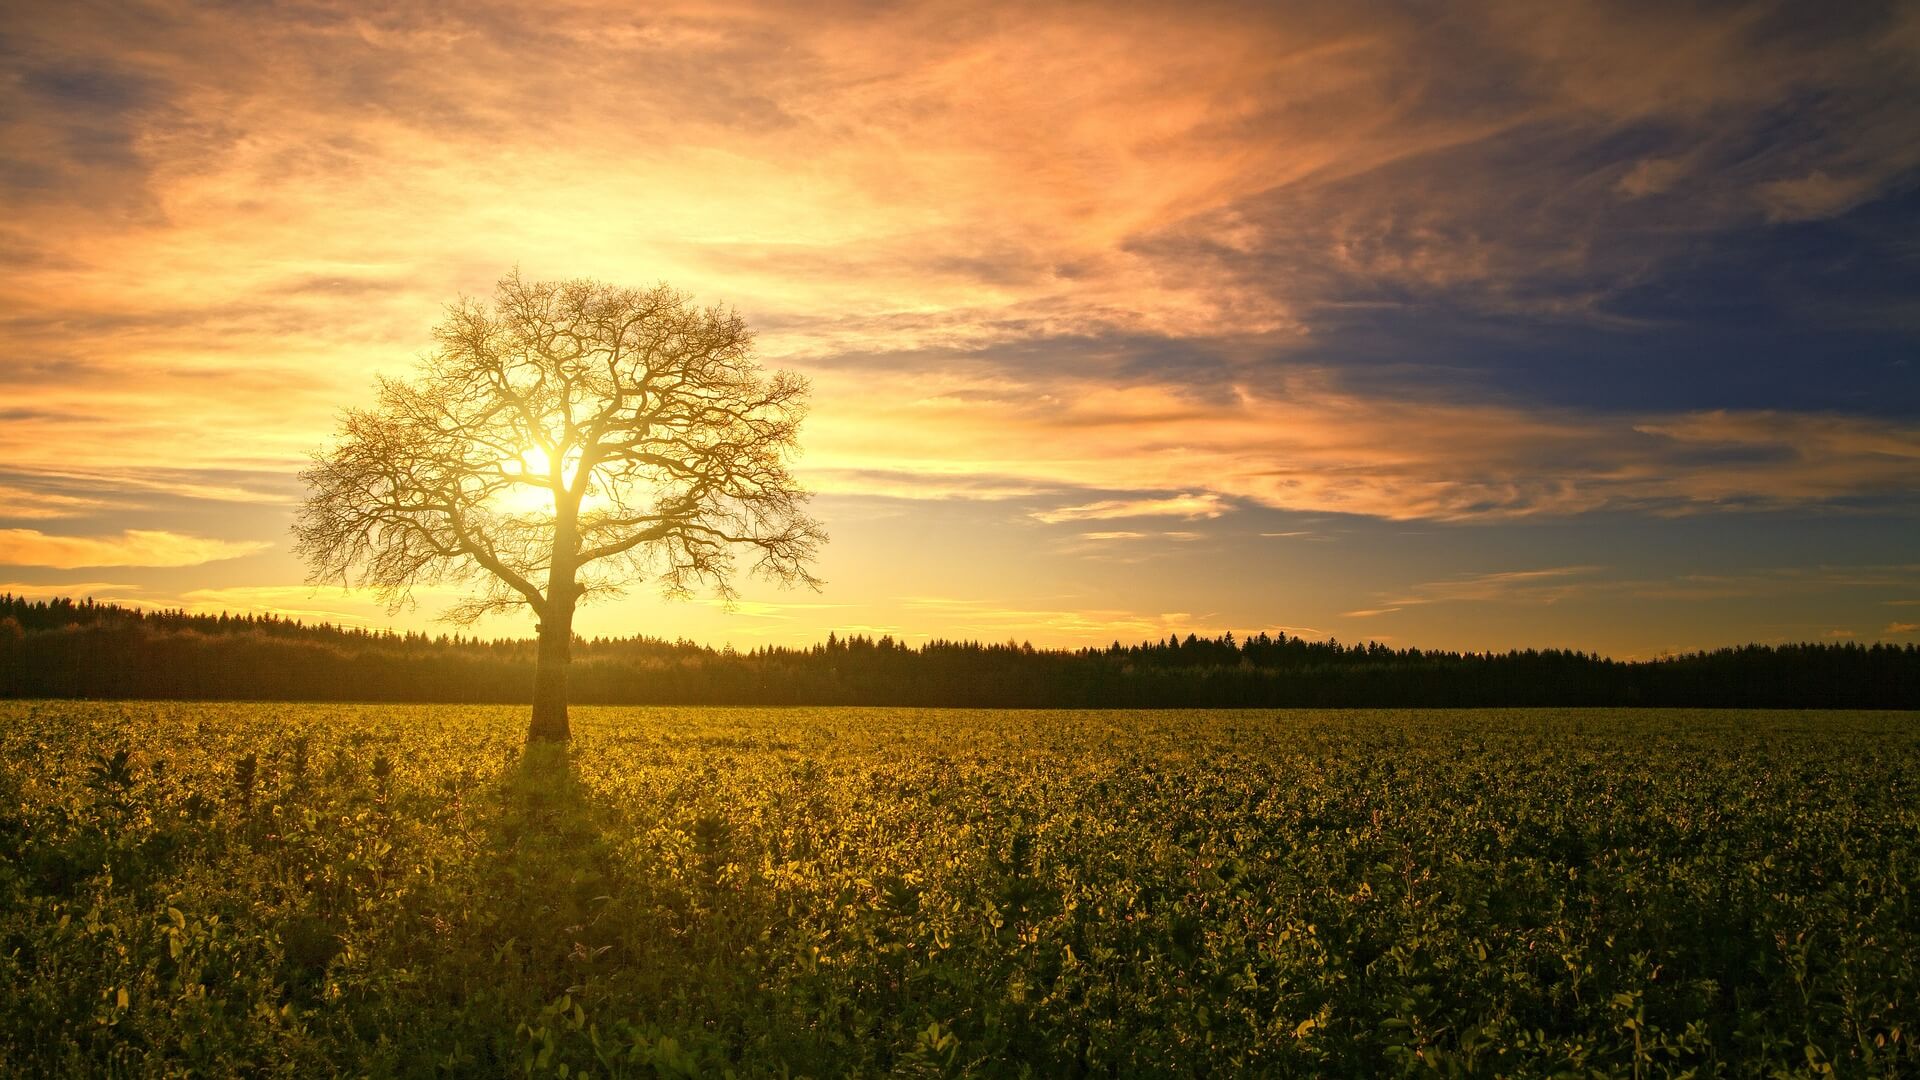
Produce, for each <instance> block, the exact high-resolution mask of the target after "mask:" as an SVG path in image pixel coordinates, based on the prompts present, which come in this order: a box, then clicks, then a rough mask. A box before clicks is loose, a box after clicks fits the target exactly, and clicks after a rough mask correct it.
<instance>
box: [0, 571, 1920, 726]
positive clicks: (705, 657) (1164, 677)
mask: <svg viewBox="0 0 1920 1080" xmlns="http://www.w3.org/2000/svg"><path fill="white" fill-rule="evenodd" d="M534 647H535V645H534V642H533V640H532V639H512V640H497V641H486V640H480V639H476V638H471V637H462V636H459V635H437V636H436V635H428V634H418V633H408V634H396V633H393V632H391V631H367V630H360V629H348V628H342V627H336V626H332V625H327V624H321V625H317V626H309V625H306V624H303V623H301V622H299V621H296V620H291V619H281V618H276V617H273V616H270V615H268V616H256V615H224V614H223V615H194V614H188V613H186V612H182V611H142V610H136V609H131V608H124V607H120V606H118V605H114V604H96V603H93V602H92V601H91V600H86V601H79V602H76V601H73V600H67V599H59V600H42V601H30V600H26V599H24V598H19V597H14V596H12V595H7V596H4V597H0V696H4V697H15V698H20V697H51V698H160V699H205V700H243V701H244V700H262V701H417V702H476V703H477V702H501V703H513V702H525V701H527V700H529V698H530V697H531V688H532V684H533V662H534ZM570 682H571V684H572V694H571V697H572V700H573V701H574V702H575V703H576V704H582V705H594V704H604V705H896V706H901V705H904V706H927V707H937V706H985V707H997V708H1078V707H1088V708H1174V707H1211V706H1228V707H1255V706H1258V707H1268V706H1272V707H1287V706H1312V707H1322V708H1325V707H1355V708H1360V707H1369V708H1392V707H1405V708H1415V707H1446V706H1462V707H1491V706H1528V705H1533V706H1576V705H1611V706H1690V707H1709V706H1720V707H1747V708H1755V707H1781V708H1856V709H1888V708H1897V709H1913V708H1920V649H1916V648H1915V647H1914V646H1912V645H1904V646H1903V645H1885V644H1876V645H1856V644H1803V645H1778V646H1767V645H1747V646H1743V647H1741V648H1733V649H1718V650H1714V651H1712V652H1699V653H1690V654H1687V655H1683V656H1675V657H1670V658H1663V659H1659V660H1651V661H1619V660H1611V659H1607V658H1604V657H1601V656H1597V655H1594V654H1588V653H1580V652H1571V651H1562V650H1557V649H1545V650H1533V649H1528V650H1524V651H1514V652H1503V653H1460V652H1443V651H1436V650H1425V649H1392V648H1388V647H1387V646H1385V645H1380V644H1377V643H1369V644H1365V645H1342V644H1340V643H1339V642H1335V641H1325V642H1322V641H1307V640H1303V639H1301V638H1297V637H1288V636H1286V635H1285V634H1280V635H1273V636H1269V635H1267V634H1264V633H1262V634H1256V635H1253V636H1251V637H1247V638H1244V639H1237V638H1235V637H1234V636H1233V635H1232V634H1227V635H1225V636H1223V637H1219V638H1200V637H1197V636H1195V635H1191V634H1190V635H1188V636H1187V637H1186V638H1184V639H1179V638H1173V637H1170V638H1168V639H1167V640H1165V641H1148V642H1144V643H1142V644H1137V645H1122V644H1120V643H1118V642H1115V643H1114V644H1113V645H1111V646H1108V647H1106V648H1085V649H1073V650H1067V649H1036V648H1034V647H1033V646H1032V645H1026V644H1014V643H1006V644H984V643H981V642H974V641H930V642H927V643H926V644H923V645H917V646H916V645H905V644H902V643H900V642H897V641H895V640H893V639H892V638H888V637H882V638H880V639H878V640H874V639H872V638H868V637H846V638H841V637H838V636H835V635H831V634H830V635H828V638H827V641H826V642H825V643H824V644H820V645H814V646H811V647H805V648H789V647H785V646H766V647H761V648H756V649H754V650H752V651H750V652H736V651H734V650H733V649H731V648H727V649H713V648H710V647H707V646H704V645H697V644H694V643H692V642H686V641H678V642H670V641H664V640H661V639H659V638H649V637H630V638H593V639H583V640H579V641H577V642H576V643H575V646H574V664H573V670H572V675H571V678H570Z"/></svg>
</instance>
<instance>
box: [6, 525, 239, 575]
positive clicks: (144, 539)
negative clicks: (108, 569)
mask: <svg viewBox="0 0 1920 1080" xmlns="http://www.w3.org/2000/svg"><path fill="white" fill-rule="evenodd" d="M272 546H273V545H272V544H270V543H265V542H262V541H254V540H213V539H208V538H205V537H198V536H187V535H183V534H181V533H172V532H165V531H161V530H152V529H128V530H127V531H125V532H123V533H121V534H119V535H118V536H49V535H48V534H46V533H43V532H40V531H39V530H37V529H0V566H44V567H51V568H54V569H59V570H72V569H77V568H80V567H95V566H155V567H164V566H199V565H201V564H203V563H210V562H218V561H220V560H222V559H234V558H239V557H240V556H242V555H251V554H253V553H254V552H257V551H264V550H266V549H267V548H270V547H272Z"/></svg>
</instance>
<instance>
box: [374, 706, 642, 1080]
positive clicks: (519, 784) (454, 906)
mask: <svg viewBox="0 0 1920 1080" xmlns="http://www.w3.org/2000/svg"><path fill="white" fill-rule="evenodd" d="M474 812H475V816H474V818H473V819H472V821H473V825H472V827H471V828H472V831H471V832H470V833H469V835H470V836H471V838H472V846H471V847H470V849H469V850H470V851H471V853H472V859H471V861H470V862H466V863H464V864H463V865H462V866H461V867H460V870H459V872H458V873H456V874H452V875H449V877H448V879H447V880H444V881H442V882H441V883H440V885H441V892H440V894H439V895H440V900H441V903H440V908H441V914H440V915H438V916H436V917H433V918H431V919H430V920H429V921H430V923H431V924H433V925H434V926H435V928H436V929H438V930H439V932H440V933H441V934H444V935H445V938H444V939H443V940H444V941H445V951H444V952H442V953H440V955H439V959H438V960H437V961H435V963H434V969H435V970H431V971H423V972H421V973H420V974H421V976H422V978H423V979H424V980H425V982H426V983H427V984H428V985H426V986H423V987H422V989H423V990H425V991H426V993H425V995H424V1001H422V1002H421V1004H422V1005H423V1006H424V1008H423V1009H421V1010H420V1012H419V1013H416V1014H415V1015H414V1016H413V1017H412V1018H411V1021H412V1022H411V1023H410V1025H409V1027H410V1028H411V1029H412V1030H411V1032H410V1034H411V1035H412V1038H409V1039H406V1040H405V1041H406V1042H410V1043H412V1046H411V1047H407V1048H403V1049H401V1051H400V1055H399V1057H400V1062H401V1068H400V1070H399V1071H401V1072H402V1073H415V1072H421V1071H423V1070H424V1071H430V1072H432V1073H434V1074H438V1075H447V1074H452V1075H465V1076H495V1075H505V1074H507V1073H515V1074H519V1073H522V1072H524V1071H526V1070H527V1069H529V1068H531V1069H532V1072H533V1073H535V1074H539V1075H545V1074H547V1072H548V1071H551V1070H552V1067H553V1066H555V1065H558V1064H559V1063H560V1061H559V1058H560V1057H562V1056H567V1057H576V1058H577V1057H579V1056H580V1055H578V1054H566V1053H564V1051H562V1050H561V1049H560V1048H559V1047H558V1046H557V1043H558V1042H559V1041H560V1040H562V1039H563V1038H566V1037H568V1036H572V1037H575V1038H584V1033H583V1032H581V1031H580V1030H579V1025H577V1024H576V1025H574V1026H573V1028H571V1029H570V1028H569V1027H568V1024H567V1020H568V1019H569V1018H570V1017H573V1016H576V1015H578V1014H576V1013H575V1012H574V1010H573V1004H574V1003H575V1002H578V1001H580V1000H581V999H582V997H583V996H585V995H583V990H584V989H586V988H588V987H590V986H591V984H593V983H594V981H595V979H594V975H595V973H596V970H598V969H603V968H605V967H606V966H607V961H608V959H609V957H608V955H607V954H608V953H609V951H610V950H612V949H613V945H614V942H615V939H616V934H617V930H618V927H617V926H616V925H614V924H615V923H617V922H618V918H617V917H615V918H608V915H609V913H610V907H611V906H612V901H613V899H614V897H615V896H616V895H618V894H619V893H620V892H621V889H620V887H619V885H618V883H617V876H618V875H617V870H616V866H617V858H616V856H617V850H616V846H615V843H614V841H613V839H612V837H613V836H615V835H617V834H616V833H615V832H614V831H613V818H614V814H613V811H612V809H611V808H610V807H608V806H605V805H603V804H601V803H598V802H596V801H595V800H594V799H592V798H591V797H590V796H589V792H588V788H587V786H586V784H585V783H583V782H582V780H581V777H580V774H579V771H578V768H577V766H576V764H575V762H574V760H573V757H572V754H571V752H570V751H569V749H568V748H567V747H566V746H565V745H555V744H551V743H536V744H533V745H529V746H527V747H526V748H525V749H524V750H522V751H521V752H520V754H519V755H518V756H517V758H515V759H514V760H512V761H510V762H509V763H508V764H507V766H506V768H505V770H504V771H503V772H502V774H501V775H500V777H499V779H498V781H497V782H496V783H495V784H494V785H492V786H490V787H487V788H486V789H484V790H482V791H481V792H479V793H477V799H476V805H475V806H474ZM543 1050H544V1051H545V1057H543V1056H542V1051H543ZM536 1062H538V1065H537V1066H536V1065H535V1064H534V1063H536ZM579 1064H585V1062H580V1063H579Z"/></svg>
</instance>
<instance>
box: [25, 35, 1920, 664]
mask: <svg viewBox="0 0 1920 1080" xmlns="http://www.w3.org/2000/svg"><path fill="white" fill-rule="evenodd" d="M1448 10H1449V12H1450V13H1449V15H1448V16H1447V17H1446V18H1444V19H1442V20H1439V21H1432V20H1429V19H1426V18H1424V17H1419V16H1417V13H1416V11H1415V10H1411V9H1407V8H1405V7H1403V6H1397V5H1370V4H1301V5H1287V6H1284V7H1283V8H1269V7H1265V6H1234V5H1217V6H1216V5H1207V4H1200V5H1194V4H1181V5H1126V6H1119V5H1113V6H1103V5H1062V6H1048V7H1042V8H1036V7H1034V6H1031V5H990V4H989V5H981V4H943V3H923V4H909V5H897V6H883V7H866V6H860V5H847V6H843V7H829V8H815V7H814V6H812V5H807V6H804V10H803V7H802V6H795V5H776V4H764V5H756V4H722V5H715V4H689V5H648V6H647V7H646V8H645V11H644V13H641V12H640V9H636V8H634V7H633V6H631V5H619V4H595V3H570V4H561V5H539V6H537V7H527V6H524V5H520V6H515V5H504V4H503V5H489V4H484V3H483V4H474V5H457V6H454V7H442V6H433V5H411V4H399V5H387V6H372V5H360V4H355V3H351V2H345V3H319V4H307V5H298V6H270V5H269V6H258V7H251V6H249V7H239V8H235V7H226V6H215V7H203V6H198V5H188V4H184V3H182V4H172V3H156V4H139V5H100V6H96V5H90V4H68V3H31V2H30V3H26V4H16V5H10V6H9V8H8V10H7V12H6V13H5V14H4V15H0V72H3V73H4V78H0V157H3V160H0V199H4V200H5V207H6V211H7V212H6V214H5V215H4V218H0V251H3V252H4V253H5V254H6V256H7V258H8V261H9V265H10V267H11V269H12V272H11V273H10V274H8V275H7V277H6V279H5V280H4V281H0V309H4V316H0V349H3V350H4V351H3V352H0V395H4V405H0V417H3V418H4V419H3V420H0V462H4V464H3V465H0V591H9V592H13V593H16V594H19V593H25V594H27V595H35V596H42V595H93V596H96V597H98V598H101V599H111V600H114V601H118V602H121V603H126V604H132V605H139V606H162V607H175V606H184V607H189V608H193V609H199V610H217V609H227V610H236V611H237V610H249V611H277V612H282V613H288V614H293V615H297V616H298V617H301V618H305V619H308V620H316V619H327V620H332V621H337V622H339V621H344V622H349V623H354V624H363V625H393V626H401V627H409V628H431V627H434V626H435V624H434V623H433V617H434V616H435V615H436V614H437V613H438V612H439V611H440V610H442V609H444V608H445V607H447V606H448V605H450V604H451V603H452V602H453V600H454V599H455V598H456V596H455V595H453V594H448V595H444V596H443V595H436V594H433V593H431V592H430V591H426V590H423V591H421V592H420V594H419V601H420V602H419V604H418V605H417V606H416V607H413V608H409V609H404V610H401V611H399V612H397V613H393V614H389V613H388V612H387V611H386V610H385V609H384V608H382V607H381V606H380V605H379V604H377V603H374V602H373V601H372V600H371V599H370V598H367V597H364V596H361V595H358V594H354V593H342V592H341V591H340V590H338V589H315V588H313V587H310V586H307V585H305V584H303V576H304V575H303V569H302V567H301V566H300V564H299V562H298V561H297V560H296V559H295V558H294V557H293V555H292V554H291V552H290V541H289V537H288V525H289V521H290V519H291V515H292V512H293V508H294V506H295V505H296V503H297V502H298V500H299V499H300V497H301V495H302V487H301V483H300V481H299V479H298V476H299V473H300V471H301V470H302V469H303V468H305V467H306V466H307V464H308V461H309V455H310V454H311V452H312V451H314V450H315V449H316V448H318V447H320V446H321V445H323V444H324V443H325V442H326V440H327V439H329V438H330V437H331V436H332V433H333V432H334V431H335V429H336V424H337V420H338V417H339V414H340V413H341V411H342V410H344V409H347V408H357V407H365V406H366V405H367V404H368V403H369V402H370V401H371V397H372V394H373V387H374V380H375V377H376V376H387V377H404V376H406V375H407V374H408V373H409V371H410V370H411V369H412V366H413V364H414V361H415V360H416V358H418V357H419V356H420V355H422V354H423V353H425V352H427V351H429V350H430V349H431V348H432V347H433V338H432V330H433V327H434V325H435V323H436V322H437V321H438V320H439V319H440V318H441V316H442V313H443V311H444V309H445V307H446V305H448V304H449V303H452V302H455V301H456V300H458V299H459V298H461V297H463V296H482V297H483V296H487V295H490V294H491V293H492V291H493V288H494V282H495V281H496V280H497V279H499V278H500V277H501V276H502V275H503V274H505V273H507V272H509V271H511V270H512V269H514V268H515V267H518V268H519V269H520V271H521V272H522V273H524V274H525V275H527V276H528V277H529V278H533V279H540V280H559V279H565V278H574V277H591V278H596V279H600V280H603V281H607V282H612V283H617V284H621V285H629V286H635V287H649V286H652V285H654V284H655V283H658V282H663V281H664V282H667V283H670V284H671V285H673V286H675V287H676V288H679V289H681V290H684V291H686V292H688V293H690V294H692V295H693V296H694V297H696V298H697V299H698V300H699V301H700V302H701V303H702V304H725V305H728V306H730V307H732V308H735V309H737V310H738V311H739V312H740V314H741V315H742V316H743V317H744V318H745V319H746V321H747V323H748V325H749V326H750V327H751V328H752V329H753V330H754V331H755V333H756V335H757V350H758V354H759V356H760V358H761V360H762V362H763V363H764V364H765V365H766V366H768V367H769V368H778V369H788V370H793V371H796V372H798V373H800V374H802V375H804V376H806V377H807V378H808V379H809V380H810V381H811V384H812V394H811V399H810V401H811V408H810V413H809V416H808V419H807V421H806V425H805V427H804V429H803V431H802V435H801V438H800V443H801V445H802V447H803V448H804V456H803V457H801V459H800V460H799V461H798V462H797V464H796V472H797V474H798V476H799V478H800V480H801V481H802V483H803V484H804V485H805V486H807V487H808V488H809V489H811V490H812V491H814V492H816V493H817V496H818V497H817V498H816V499H815V500H814V502H813V503H812V504H811V506H812V512H813V513H814V514H815V515H816V516H818V517H819V518H820V519H821V521H822V522H823V523H824V525H825V528H826V531H827V532H828V533H829V534H830V535H831V537H832V542H831V543H830V544H829V545H827V547H826V548H825V549H824V554H823V557H822V559H821V561H820V565H819V567H818V572H819V574H820V576H821V577H822V578H824V579H825V581H826V585H825V587H824V588H823V589H822V590H821V591H819V592H817V593H814V592H805V591H801V592H780V591H776V590H772V589H764V590H763V589H759V588H758V587H750V588H749V589H748V591H747V593H746V594H745V596H744V598H743V600H742V601H741V602H740V603H738V604H737V605H734V606H733V607H732V608H725V607H722V606H720V605H718V604H716V603H704V602H693V603H674V604H669V603H666V602H664V601H661V600H659V599H657V598H656V597H655V596H654V595H653V593H652V590H650V589H648V588H647V587H645V586H644V585H642V586H637V587H635V588H633V589H632V590H631V591H630V592H629V594H628V595H627V596H625V597H624V598H621V599H618V600H613V601H610V602H607V603H603V604H599V605H597V606H591V607H587V608H584V609H583V611H582V614H581V616H580V621H579V623H578V628H579V629H580V630H581V632H583V633H586V634H588V635H593V634H621V635H625V634H634V633H646V634H654V635H659V636H663V637H667V638H678V637H686V638H691V639H694V640H699V641H708V642H712V643H714V644H716V645H718V644H722V643H726V642H733V643H735V644H737V645H740V646H742V647H745V646H750V645H752V644H756V643H760V642H767V641H777V642H783V643H797V642H809V641H813V640H817V639H819V638H823V637H824V636H825V635H826V634H827V633H828V632H829V631H836V632H839V633H841V634H843V635H844V634H846V633H849V632H851V633H868V634H875V635H878V634H892V635H894V636H896V637H900V638H904V639H906V640H908V641H922V640H926V639H928V638H932V637H948V638H983V639H991V640H1005V639H1008V638H1014V639H1031V640H1032V641H1033V642H1035V643H1036V644H1065V645H1073V644H1082V643H1088V644H1105V643H1107V642H1108V641H1111V640H1115V639H1119V640H1122V641H1137V640H1140V639H1143V638H1164V637H1165V636H1166V635H1168V634H1170V633H1179V634H1181V635H1183V636H1184V635H1185V634H1187V633H1189V632H1197V633H1200V634H1203V635H1205V634H1214V633H1219V632H1222V631H1228V630H1231V631H1235V632H1239V633H1246V632H1257V631H1261V630H1267V631H1275V630H1284V631H1285V632H1287V633H1290V634H1301V635H1305V636H1309V637H1338V638H1339V639H1341V640H1343V641H1346V640H1356V639H1367V638H1374V639H1378V640H1382V641H1388V642H1391V643H1393V644H1396V645H1421V646H1433V647H1447V648H1491V647H1498V648H1506V647H1511V646H1549V645H1554V646H1567V647H1574V648H1579V649H1584V650H1598V651H1601V652H1606V653H1611V654H1614V655H1620V656H1648V655H1654V654H1657V653H1659V652H1661V651H1662V650H1679V649H1688V648H1696V647H1703V646H1717V645H1725V644H1734V643H1739V642H1745V641H1769V642H1770V641H1788V640H1793V641H1798V640H1835V639H1845V640H1858V641H1872V640H1891V641H1901V642H1908V641H1913V640H1915V638H1914V635H1915V634H1916V633H1920V631H1917V630H1916V623H1920V545H1916V543H1915V541H1914V537H1915V536H1916V535H1920V528H1916V525H1917V524H1920V523H1917V522H1916V520H1915V518H1916V511H1917V510H1920V322H1917V321H1916V319H1915V317H1914V316H1915V311H1916V306H1915V301H1916V297H1920V263H1916V261H1915V259H1914V255H1913V252H1914V250H1915V245H1916V241H1920V235H1917V234H1916V221H1920V217H1917V216H1916V215H1917V213H1920V189H1917V187H1916V184H1920V141H1916V140H1915V139H1914V138H1913V137H1912V134H1911V132H1912V131H1913V130H1914V129H1915V126H1916V121H1920V109H1916V106H1915V104H1914V103H1915V102H1916V101H1920V74H1917V73H1920V63H1916V59H1917V58H1920V9H1917V8H1915V7H1914V6H1913V5H1897V4H1886V5H1875V4H1863V5H1858V6H1849V7H1848V9H1847V11H1846V12H1844V13H1840V12H1835V11H1831V10H1818V9H1812V8H1809V7H1807V6H1804V5H1803V6H1801V7H1797V8H1796V7H1792V6H1777V5H1752V6H1736V7H1735V8H1730V9H1723V8H1720V7H1712V6H1707V7H1702V8H1700V9H1698V10H1694V9H1691V8H1689V7H1687V6H1686V5H1656V6H1652V7H1647V8H1638V9H1627V8H1621V7H1617V6H1610V5H1588V4H1565V5H1538V4H1519V3H1513V4H1509V3H1487V4H1471V5H1462V6H1457V7H1450V8H1449V9H1448ZM498 453H499V452H496V454H495V455H490V456H489V458H488V460H492V459H493V456H497V455H498ZM575 464H577V463H575ZM551 465H552V462H551V460H550V458H549V454H548V450H547V449H542V448H538V447H526V448H523V449H521V450H520V452H519V454H518V457H517V459H508V460H506V461H503V462H502V467H503V468H504V469H508V470H514V469H522V470H524V471H525V472H527V473H529V474H546V473H549V472H550V471H551ZM569 467H571V466H569ZM563 471H564V469H563ZM523 498H524V500H525V501H524V502H522V501H521V500H522V499H523ZM551 505H552V504H551V500H550V498H549V497H548V496H547V494H546V493H543V492H541V491H539V490H538V489H535V488H532V487H528V488H527V489H526V490H525V492H524V493H523V494H521V495H516V496H514V499H513V505H512V509H513V511H514V512H534V511H537V510H538V509H539V508H540V507H541V506H545V507H547V508H549V510H550V508H551ZM524 623H525V620H518V621H515V620H506V619H501V620H498V621H494V622H489V623H488V624H486V625H485V627H484V630H485V632H489V633H501V634H508V633H512V634H523V633H527V632H529V629H528V625H523V624H524Z"/></svg>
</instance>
